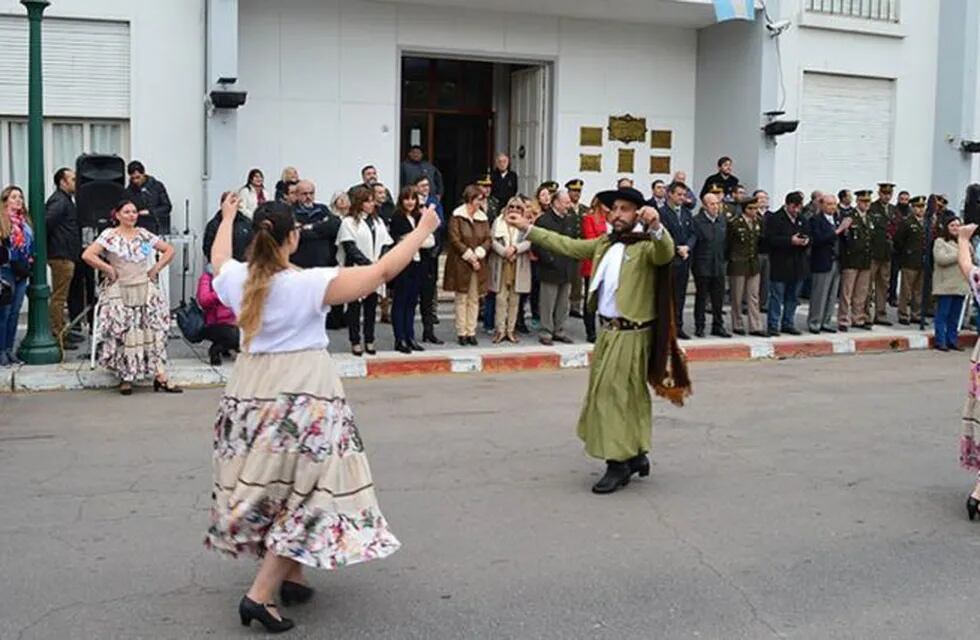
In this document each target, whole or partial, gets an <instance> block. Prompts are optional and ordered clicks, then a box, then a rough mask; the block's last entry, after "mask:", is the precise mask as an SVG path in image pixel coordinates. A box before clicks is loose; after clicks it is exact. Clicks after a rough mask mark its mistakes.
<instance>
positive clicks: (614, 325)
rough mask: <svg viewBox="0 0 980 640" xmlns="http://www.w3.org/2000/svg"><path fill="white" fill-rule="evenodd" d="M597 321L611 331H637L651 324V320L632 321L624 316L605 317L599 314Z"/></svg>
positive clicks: (647, 327)
mask: <svg viewBox="0 0 980 640" xmlns="http://www.w3.org/2000/svg"><path fill="white" fill-rule="evenodd" d="M599 322H601V323H602V326H603V328H605V329H611V330H613V331H639V330H641V329H649V328H650V327H652V326H653V320H648V321H646V322H632V321H630V320H627V319H626V318H607V317H606V316H599Z"/></svg>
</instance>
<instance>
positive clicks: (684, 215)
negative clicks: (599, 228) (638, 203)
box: [660, 182, 697, 340]
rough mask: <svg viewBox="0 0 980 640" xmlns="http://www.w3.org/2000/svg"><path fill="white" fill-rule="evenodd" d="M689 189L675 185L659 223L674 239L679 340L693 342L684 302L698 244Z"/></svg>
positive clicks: (669, 188) (673, 184)
mask: <svg viewBox="0 0 980 640" xmlns="http://www.w3.org/2000/svg"><path fill="white" fill-rule="evenodd" d="M688 191H689V189H688V188H687V185H685V184H683V183H681V182H672V183H671V185H670V187H668V189H667V201H666V203H665V204H664V206H663V207H661V208H660V219H661V221H663V224H664V226H665V227H666V228H667V231H668V233H670V237H671V238H673V239H674V251H675V252H676V255H675V256H674V261H673V263H672V264H671V275H672V278H673V283H672V284H673V287H674V310H675V311H676V312H677V337H678V338H680V339H681V340H690V339H691V336H689V335H687V334H686V333H685V332H684V302H685V300H687V283H688V280H689V279H690V276H691V251H692V250H693V249H694V247H695V245H696V243H697V236H696V235H695V233H694V214H693V213H692V212H691V210H690V209H689V208H688V207H687V206H685V204H684V202H685V200H686V198H687V193H688Z"/></svg>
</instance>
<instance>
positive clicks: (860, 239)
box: [837, 192, 888, 331]
mask: <svg viewBox="0 0 980 640" xmlns="http://www.w3.org/2000/svg"><path fill="white" fill-rule="evenodd" d="M859 193H860V192H859ZM847 217H848V218H850V219H851V220H852V222H851V227H850V228H849V229H848V230H847V231H846V232H844V234H843V235H842V236H841V252H840V266H841V278H840V301H839V306H838V309H837V317H838V328H839V329H840V330H841V331H847V328H848V327H849V326H855V327H867V326H870V324H871V321H870V319H869V318H868V315H867V299H868V289H869V285H870V282H871V270H872V263H873V259H872V256H873V253H874V251H873V244H874V233H875V226H874V222H873V220H872V219H871V215H870V212H869V213H866V214H861V212H860V211H856V212H855V213H854V214H853V215H850V216H847ZM885 273H886V278H885V284H886V286H887V283H888V278H887V273H888V272H887V271H886V272H885Z"/></svg>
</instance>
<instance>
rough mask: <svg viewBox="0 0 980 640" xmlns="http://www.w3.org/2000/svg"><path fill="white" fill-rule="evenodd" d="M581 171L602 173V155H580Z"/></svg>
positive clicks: (579, 165) (579, 164) (579, 167)
mask: <svg viewBox="0 0 980 640" xmlns="http://www.w3.org/2000/svg"><path fill="white" fill-rule="evenodd" d="M578 170H579V171H597V172H599V171H602V154H601V153H580V154H579V156H578Z"/></svg>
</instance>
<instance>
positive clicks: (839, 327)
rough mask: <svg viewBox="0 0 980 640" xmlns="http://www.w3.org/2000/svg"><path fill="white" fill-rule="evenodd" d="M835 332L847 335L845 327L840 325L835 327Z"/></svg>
mask: <svg viewBox="0 0 980 640" xmlns="http://www.w3.org/2000/svg"><path fill="white" fill-rule="evenodd" d="M837 330H838V331H840V332H841V333H847V327H846V326H845V325H842V324H839V325H837Z"/></svg>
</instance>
